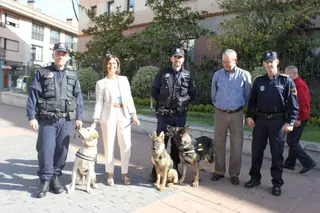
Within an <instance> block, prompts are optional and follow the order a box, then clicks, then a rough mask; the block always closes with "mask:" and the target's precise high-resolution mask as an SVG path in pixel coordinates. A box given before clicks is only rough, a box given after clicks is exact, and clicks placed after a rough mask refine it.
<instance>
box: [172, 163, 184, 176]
mask: <svg viewBox="0 0 320 213" xmlns="http://www.w3.org/2000/svg"><path fill="white" fill-rule="evenodd" d="M173 168H174V169H175V170H177V172H178V178H179V179H180V178H181V177H182V174H181V173H180V172H179V167H178V164H177V163H174V164H173Z"/></svg>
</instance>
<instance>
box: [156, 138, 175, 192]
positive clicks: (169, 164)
mask: <svg viewBox="0 0 320 213" xmlns="http://www.w3.org/2000/svg"><path fill="white" fill-rule="evenodd" d="M164 137H165V135H164V132H161V133H160V135H159V136H157V133H156V132H153V134H152V148H151V149H152V158H151V161H152V164H153V165H154V167H155V169H156V172H157V180H156V182H155V184H154V185H155V186H156V187H157V189H158V190H160V191H162V190H163V189H164V187H165V185H167V186H171V185H173V184H174V183H178V173H177V170H175V169H173V161H172V159H171V157H170V155H169V154H168V152H167V150H166V148H165V143H164ZM160 179H162V183H161V185H160Z"/></svg>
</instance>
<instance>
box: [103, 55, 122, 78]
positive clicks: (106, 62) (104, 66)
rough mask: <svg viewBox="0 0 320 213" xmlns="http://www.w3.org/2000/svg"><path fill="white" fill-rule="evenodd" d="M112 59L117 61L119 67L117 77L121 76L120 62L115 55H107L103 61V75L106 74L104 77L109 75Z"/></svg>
mask: <svg viewBox="0 0 320 213" xmlns="http://www.w3.org/2000/svg"><path fill="white" fill-rule="evenodd" d="M111 59H114V60H116V62H117V65H118V67H117V71H116V72H115V73H116V74H117V75H119V74H120V60H119V59H118V58H117V57H116V56H114V55H107V56H106V57H105V58H104V60H103V73H104V76H107V75H108V63H109V61H110V60H111Z"/></svg>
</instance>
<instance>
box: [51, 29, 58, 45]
mask: <svg viewBox="0 0 320 213" xmlns="http://www.w3.org/2000/svg"><path fill="white" fill-rule="evenodd" d="M59 41H60V33H59V31H56V30H50V44H55V43H57V42H59Z"/></svg>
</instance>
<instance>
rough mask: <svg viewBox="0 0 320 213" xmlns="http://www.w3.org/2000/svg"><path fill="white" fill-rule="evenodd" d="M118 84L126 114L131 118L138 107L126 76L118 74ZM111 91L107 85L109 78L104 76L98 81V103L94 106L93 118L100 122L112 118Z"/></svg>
mask: <svg viewBox="0 0 320 213" xmlns="http://www.w3.org/2000/svg"><path fill="white" fill-rule="evenodd" d="M117 79H118V84H119V89H120V95H121V100H122V105H123V111H124V116H125V117H126V118H128V119H130V118H131V115H130V114H131V113H136V108H135V106H134V103H133V98H132V95H131V88H130V83H129V81H128V78H127V77H126V76H118V75H117ZM111 92H112V91H109V89H108V87H107V78H103V79H101V80H99V81H98V82H97V83H96V104H95V107H94V113H93V119H97V120H99V121H100V122H101V121H102V122H103V121H107V120H109V118H110V114H111V109H112V97H111Z"/></svg>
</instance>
